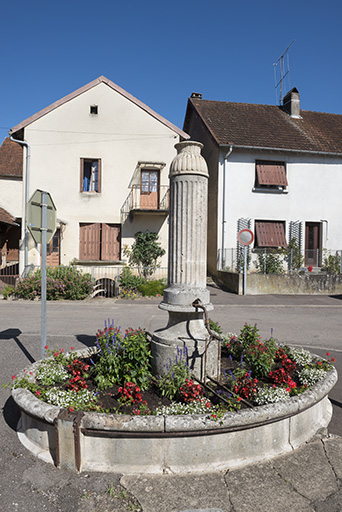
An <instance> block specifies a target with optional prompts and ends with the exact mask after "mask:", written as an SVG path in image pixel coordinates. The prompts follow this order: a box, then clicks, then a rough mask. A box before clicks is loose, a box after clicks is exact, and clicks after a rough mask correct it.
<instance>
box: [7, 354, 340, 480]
mask: <svg viewBox="0 0 342 512" xmlns="http://www.w3.org/2000/svg"><path fill="white" fill-rule="evenodd" d="M91 353H92V349H85V350H82V351H78V356H79V357H87V356H89V355H90V354H91ZM38 364H39V363H35V364H33V365H31V366H30V367H29V368H28V369H27V370H28V371H29V372H32V373H33V374H34V372H35V370H36V368H37V366H38ZM336 381H337V372H336V370H335V369H332V370H331V371H329V372H328V373H327V374H326V376H325V378H324V380H322V381H320V382H319V383H317V384H315V385H314V386H312V387H311V388H310V389H309V390H308V391H305V392H304V393H302V394H301V395H298V396H295V397H292V398H289V399H287V400H285V401H283V402H277V403H275V404H268V405H264V406H258V407H255V408H253V409H242V410H240V411H238V412H230V413H226V414H225V415H224V417H223V418H222V419H220V420H218V421H215V420H213V419H211V418H210V417H209V416H208V415H205V414H203V415H202V414H201V415H185V416H166V417H164V416H126V415H117V414H102V413H101V414H100V413H95V412H86V413H83V412H77V413H74V412H72V413H70V412H68V411H67V410H66V409H62V408H60V407H56V406H52V405H49V404H47V403H44V402H42V401H41V400H39V399H38V398H36V397H35V396H34V395H33V394H32V393H31V392H30V391H28V390H27V389H22V388H16V389H13V390H12V395H13V398H14V400H15V402H16V403H17V405H18V407H19V408H20V411H21V419H20V421H19V425H18V436H19V439H20V441H21V442H22V444H23V445H24V446H25V447H26V448H27V449H28V450H30V451H31V452H32V453H33V454H34V455H36V456H37V457H38V458H40V459H42V460H44V461H46V462H50V463H53V464H55V465H56V466H57V467H60V468H68V469H72V470H75V471H103V472H117V473H165V472H171V473H172V472H174V473H184V472H201V471H213V470H221V469H230V468H236V467H239V466H243V465H246V464H250V463H255V462H259V461H262V460H266V459H270V458H272V457H275V456H278V455H281V454H284V453H286V452H290V451H292V450H294V449H296V448H298V447H299V446H301V445H303V444H305V443H306V442H307V441H308V440H309V439H310V438H312V437H313V436H314V435H315V434H317V433H321V432H322V431H324V429H326V428H327V426H328V424H329V422H330V420H331V416H332V406H331V404H330V401H329V399H328V394H329V391H330V390H331V389H332V387H333V386H334V385H335V383H336ZM322 429H323V430H322Z"/></svg>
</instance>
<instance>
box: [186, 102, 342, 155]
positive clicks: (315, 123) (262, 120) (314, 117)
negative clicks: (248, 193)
mask: <svg viewBox="0 0 342 512" xmlns="http://www.w3.org/2000/svg"><path fill="white" fill-rule="evenodd" d="M192 109H195V111H197V113H198V115H199V116H200V118H201V119H202V121H203V123H204V124H205V125H206V127H207V129H208V130H209V132H210V133H211V135H212V137H213V138H214V140H215V141H216V142H217V144H222V145H233V146H248V147H260V148H269V149H271V148H274V149H282V150H286V149H289V150H293V151H309V152H318V153H322V152H323V153H338V154H342V115H338V114H326V113H322V112H311V111H309V110H301V112H300V115H301V118H300V119H295V118H292V117H291V116H290V115H289V114H288V113H287V112H286V111H284V110H283V109H282V108H281V107H278V106H275V105H255V104H249V103H229V102H223V101H209V100H202V99H197V98H190V99H189V103H188V110H187V116H186V119H185V123H184V130H185V131H187V132H188V133H189V126H190V124H189V121H190V115H191V111H192Z"/></svg>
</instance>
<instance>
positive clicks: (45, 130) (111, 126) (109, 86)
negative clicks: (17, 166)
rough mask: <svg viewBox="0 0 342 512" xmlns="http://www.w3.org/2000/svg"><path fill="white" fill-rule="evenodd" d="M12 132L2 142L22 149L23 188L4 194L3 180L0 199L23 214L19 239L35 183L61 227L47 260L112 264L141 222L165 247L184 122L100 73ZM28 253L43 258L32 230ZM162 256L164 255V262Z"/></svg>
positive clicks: (33, 261) (35, 259)
mask: <svg viewBox="0 0 342 512" xmlns="http://www.w3.org/2000/svg"><path fill="white" fill-rule="evenodd" d="M10 134H11V139H12V140H14V141H19V142H18V144H16V143H14V142H12V143H9V141H6V146H7V145H9V144H11V146H12V148H13V147H14V146H17V147H22V151H23V152H24V158H23V159H22V177H21V179H22V181H21V182H20V186H21V187H22V188H21V189H20V194H21V196H20V200H19V199H18V193H17V191H16V193H15V199H14V198H13V200H12V199H10V198H9V190H10V186H11V187H13V186H14V182H13V180H12V181H11V180H7V185H6V187H2V188H1V190H0V207H3V208H4V209H5V210H7V212H8V213H10V214H11V215H13V216H14V217H20V218H21V219H22V222H21V226H22V231H21V239H22V240H24V239H25V221H24V220H25V203H26V199H25V198H26V197H27V196H28V197H30V196H31V195H32V194H33V192H34V191H35V190H36V189H40V190H46V191H48V192H49V193H50V194H51V196H52V199H53V201H54V203H55V205H56V208H57V219H58V230H57V232H56V235H55V237H54V238H53V240H52V242H51V244H50V247H49V250H48V264H51V265H58V264H69V263H70V262H71V261H72V260H74V261H75V260H76V261H77V262H78V263H79V264H83V265H98V266H101V265H117V264H119V263H122V261H123V260H124V251H123V249H124V246H125V245H130V244H131V243H132V241H133V239H134V234H135V233H136V232H138V231H145V230H149V231H154V232H157V233H158V234H159V241H160V243H161V245H162V246H163V247H164V248H165V249H166V250H167V233H168V229H167V215H168V190H169V189H168V167H169V164H170V162H171V160H172V159H173V157H174V156H175V154H176V150H175V148H174V146H175V144H176V143H177V142H179V141H180V140H181V139H183V138H188V136H187V135H186V134H185V133H184V132H183V131H182V130H180V129H179V128H177V127H176V126H174V125H173V124H172V123H170V122H169V121H167V120H166V119H164V118H163V117H161V116H160V115H159V114H157V113H156V112H154V111H153V110H151V109H150V108H149V107H148V106H146V105H145V104H143V103H142V102H140V101H139V100H137V99H136V98H134V97H133V96H131V95H130V94H129V93H127V92H126V91H124V90H123V89H121V88H120V87H119V86H117V85H116V84H114V83H113V82H111V81H110V80H108V79H107V78H105V77H104V76H101V77H99V78H97V79H96V80H94V81H93V82H91V83H89V84H87V85H85V86H84V87H81V88H80V89H78V90H77V91H75V92H73V93H71V94H69V95H68V96H65V97H64V98H62V99H60V100H58V101H56V102H55V103H53V104H52V105H50V106H48V107H46V108H45V109H43V110H41V111H40V112H38V113H36V114H34V115H33V116H31V117H30V118H28V119H26V120H25V121H23V122H21V123H20V124H18V125H17V126H15V127H13V128H12V130H11V132H10ZM21 141H22V142H21ZM2 156H3V161H2V163H1V162H0V168H4V167H6V166H8V165H9V160H8V158H9V156H8V155H6V156H5V155H2ZM2 156H1V152H0V159H1V158H2ZM27 156H29V158H27ZM27 173H28V174H27ZM26 183H27V187H28V190H27V195H26V192H25V188H26V187H25V184H26ZM22 184H24V186H22ZM24 245H25V244H24V243H21V244H20V270H21V271H22V270H23V268H24V259H25V258H24V252H25V251H24ZM27 260H28V261H27V263H28V264H29V265H30V264H34V265H39V264H40V247H39V246H37V245H36V244H35V243H34V241H33V239H32V237H31V236H29V240H28V251H27ZM166 262H167V255H165V257H164V260H163V262H162V265H164V266H166Z"/></svg>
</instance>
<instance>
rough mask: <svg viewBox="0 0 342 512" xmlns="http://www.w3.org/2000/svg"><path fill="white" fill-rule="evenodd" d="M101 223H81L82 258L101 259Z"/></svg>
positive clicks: (80, 256)
mask: <svg viewBox="0 0 342 512" xmlns="http://www.w3.org/2000/svg"><path fill="white" fill-rule="evenodd" d="M100 237H101V224H80V255H79V258H80V260H95V261H98V260H99V259H100Z"/></svg>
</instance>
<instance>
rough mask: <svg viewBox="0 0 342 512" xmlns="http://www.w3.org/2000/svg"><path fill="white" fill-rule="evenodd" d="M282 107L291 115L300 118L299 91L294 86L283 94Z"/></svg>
mask: <svg viewBox="0 0 342 512" xmlns="http://www.w3.org/2000/svg"><path fill="white" fill-rule="evenodd" d="M283 109H284V110H286V112H287V113H288V114H290V116H291V117H294V118H295V119H300V102H299V92H298V91H297V89H296V88H295V87H294V88H293V89H291V91H289V92H288V93H287V94H286V96H284V99H283Z"/></svg>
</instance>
